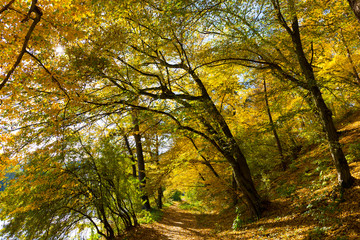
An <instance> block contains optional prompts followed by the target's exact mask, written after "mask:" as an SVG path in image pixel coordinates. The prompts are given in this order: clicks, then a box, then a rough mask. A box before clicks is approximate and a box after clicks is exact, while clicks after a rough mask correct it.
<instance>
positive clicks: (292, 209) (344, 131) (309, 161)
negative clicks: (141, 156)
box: [125, 112, 360, 240]
mask: <svg viewBox="0 0 360 240" xmlns="http://www.w3.org/2000/svg"><path fill="white" fill-rule="evenodd" d="M338 129H339V130H340V132H341V143H342V144H344V149H345V154H346V156H347V158H348V160H349V162H350V164H349V165H350V168H351V173H352V175H353V176H354V177H355V178H356V180H355V184H354V186H353V187H352V188H350V189H346V190H345V191H343V192H342V191H341V190H340V189H339V188H338V187H337V186H336V176H335V170H334V169H333V167H332V163H331V162H330V161H331V160H330V156H329V153H328V151H327V146H326V145H325V144H320V145H313V146H309V147H308V148H307V149H304V150H302V153H301V156H300V157H299V158H298V159H297V160H296V161H294V162H293V163H292V164H291V165H290V167H289V169H288V170H286V172H285V174H284V173H283V172H281V173H279V174H272V176H275V177H273V179H271V181H270V182H271V189H270V191H269V193H268V198H269V199H270V204H269V205H268V206H267V210H266V211H265V213H264V215H263V217H262V218H261V219H260V220H258V221H251V220H249V218H248V217H247V214H246V212H243V213H242V215H241V216H239V218H238V221H237V230H236V231H233V230H232V226H233V220H234V219H235V217H236V214H235V213H234V212H235V209H234V208H231V209H226V210H223V211H222V212H220V213H207V212H198V211H185V210H181V209H180V208H179V207H181V204H183V203H180V204H175V205H173V206H170V207H168V208H166V209H165V210H164V216H163V219H162V220H161V221H160V222H157V223H153V224H148V225H142V226H141V227H140V228H138V229H137V230H136V231H134V232H132V233H131V234H129V235H128V237H127V238H125V239H140V238H141V239H144V240H150V239H196V240H197V239H309V240H310V239H328V240H330V239H334V240H335V239H336V240H341V239H342V240H345V239H359V236H360V204H359V199H360V180H359V179H360V157H359V155H358V154H359V153H360V143H359V136H360V113H359V112H358V113H355V114H352V115H350V116H348V117H346V118H345V119H344V120H342V121H341V122H340V123H339V124H338ZM276 175H278V177H276Z"/></svg>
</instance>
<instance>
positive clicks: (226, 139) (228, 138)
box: [189, 70, 263, 218]
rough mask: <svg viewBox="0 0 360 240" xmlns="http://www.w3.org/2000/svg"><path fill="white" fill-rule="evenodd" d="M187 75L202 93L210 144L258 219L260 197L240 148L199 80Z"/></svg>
mask: <svg viewBox="0 0 360 240" xmlns="http://www.w3.org/2000/svg"><path fill="white" fill-rule="evenodd" d="M189 73H190V75H191V76H192V77H193V79H194V80H195V82H196V83H197V85H198V87H199V89H200V91H201V93H202V97H203V99H204V100H203V104H204V108H205V109H204V110H205V111H206V112H207V113H208V114H209V115H210V117H211V120H212V122H213V124H214V126H215V127H213V126H212V125H211V124H210V123H209V122H207V121H206V120H205V119H202V122H203V124H204V126H205V127H206V128H207V130H208V132H209V133H210V135H211V139H212V140H211V143H212V144H213V145H214V146H215V147H216V148H217V149H218V150H219V152H220V153H221V154H222V155H223V156H224V157H225V158H226V160H227V161H228V162H229V163H230V165H231V167H232V169H233V173H234V178H235V181H236V183H237V185H238V187H239V189H240V190H241V192H242V193H243V194H244V199H245V202H246V204H247V206H248V208H249V210H250V211H251V213H252V215H253V216H255V217H257V218H260V217H261V213H262V211H263V207H262V202H261V198H260V195H259V194H258V192H257V191H256V188H255V185H254V182H253V179H252V177H251V173H250V169H249V166H248V164H247V162H246V158H245V156H244V155H243V153H242V151H241V150H240V147H239V145H238V143H237V141H236V139H235V137H234V136H233V134H232V132H231V130H230V128H229V126H228V125H227V123H226V121H225V119H224V118H223V116H222V115H221V113H220V112H219V110H218V109H217V108H216V106H215V104H214V102H213V101H212V99H211V97H210V95H209V94H208V92H207V90H206V88H205V86H204V84H203V83H202V81H201V80H200V78H199V77H198V76H197V75H196V74H195V72H194V71H192V70H190V71H189Z"/></svg>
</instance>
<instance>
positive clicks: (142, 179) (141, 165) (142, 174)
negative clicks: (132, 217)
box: [133, 112, 151, 211]
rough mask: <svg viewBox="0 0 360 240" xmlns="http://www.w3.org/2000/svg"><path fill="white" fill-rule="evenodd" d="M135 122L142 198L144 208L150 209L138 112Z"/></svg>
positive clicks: (134, 117)
mask: <svg viewBox="0 0 360 240" xmlns="http://www.w3.org/2000/svg"><path fill="white" fill-rule="evenodd" d="M133 124H134V139H135V145H136V157H137V163H138V178H139V181H140V189H141V190H142V191H143V192H142V196H141V199H142V200H143V201H144V206H143V207H144V209H145V210H147V211H150V209H151V207H150V201H149V197H148V196H147V194H146V193H145V186H146V174H145V160H144V153H143V147H142V143H141V135H140V133H139V131H140V127H139V119H138V116H137V113H136V112H135V114H134V115H133Z"/></svg>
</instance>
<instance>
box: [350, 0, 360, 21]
mask: <svg viewBox="0 0 360 240" xmlns="http://www.w3.org/2000/svg"><path fill="white" fill-rule="evenodd" d="M348 2H349V4H350V7H351V9H352V10H353V12H354V13H355V16H356V18H357V19H358V21H359V22H360V0H348Z"/></svg>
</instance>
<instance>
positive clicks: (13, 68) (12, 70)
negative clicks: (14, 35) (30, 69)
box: [0, 0, 42, 91]
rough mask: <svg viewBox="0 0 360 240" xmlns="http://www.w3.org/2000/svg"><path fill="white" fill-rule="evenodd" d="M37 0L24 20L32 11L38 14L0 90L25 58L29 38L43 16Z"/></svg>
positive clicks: (33, 2) (34, 0) (0, 85)
mask: <svg viewBox="0 0 360 240" xmlns="http://www.w3.org/2000/svg"><path fill="white" fill-rule="evenodd" d="M36 3H37V0H33V1H32V4H31V7H30V10H29V12H28V14H27V16H26V18H25V19H24V20H23V21H27V20H28V19H29V17H30V15H31V13H32V12H34V13H35V14H36V17H35V18H34V19H33V23H32V24H31V26H30V28H29V30H28V32H27V34H26V36H25V40H24V43H23V46H22V48H21V51H20V53H19V55H18V57H17V59H16V61H15V63H14V65H13V66H12V67H11V69H10V70H9V72H8V73H7V74H6V76H5V78H4V80H3V81H2V82H1V84H0V91H1V89H2V88H3V87H4V86H5V84H6V83H7V82H8V81H9V79H10V77H11V75H12V74H13V72H14V71H15V69H16V67H17V66H18V65H19V64H20V62H21V59H22V58H23V56H24V54H25V52H26V48H27V46H28V44H29V40H30V37H31V34H32V33H33V32H34V29H35V27H36V25H37V24H38V23H39V22H40V19H41V16H42V12H41V11H40V9H39V8H38V7H37V6H36Z"/></svg>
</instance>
